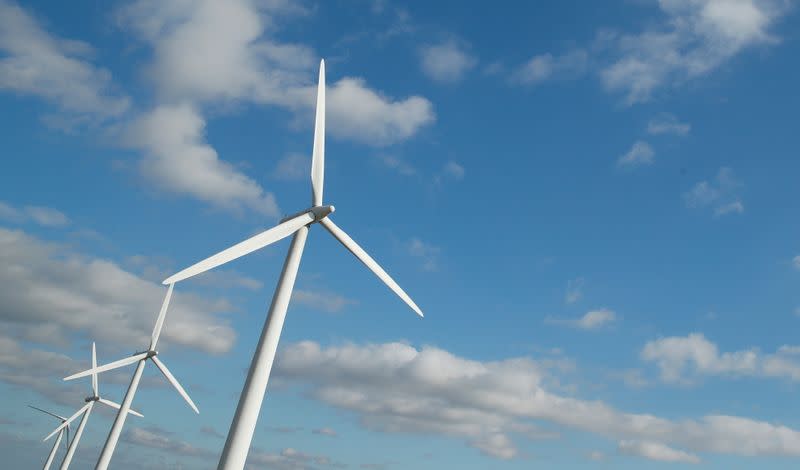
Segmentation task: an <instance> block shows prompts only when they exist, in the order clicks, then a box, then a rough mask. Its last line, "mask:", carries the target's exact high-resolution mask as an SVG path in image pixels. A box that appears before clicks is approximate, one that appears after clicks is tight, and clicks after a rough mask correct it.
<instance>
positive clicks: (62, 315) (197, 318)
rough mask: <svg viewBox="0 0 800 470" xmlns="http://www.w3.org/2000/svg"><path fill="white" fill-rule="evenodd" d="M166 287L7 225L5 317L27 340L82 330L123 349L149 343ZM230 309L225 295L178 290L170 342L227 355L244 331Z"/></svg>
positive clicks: (0, 273) (0, 259) (2, 260)
mask: <svg viewBox="0 0 800 470" xmlns="http://www.w3.org/2000/svg"><path fill="white" fill-rule="evenodd" d="M165 292H166V291H165V288H164V287H163V286H161V285H160V284H159V283H155V282H150V281H146V280H144V279H142V278H140V277H138V276H136V275H134V274H132V273H130V272H128V271H125V270H123V269H122V268H121V267H119V266H118V265H117V264H116V263H114V262H113V261H109V260H105V259H101V258H92V257H88V256H85V255H82V254H80V253H76V252H74V251H71V250H70V249H69V248H67V247H64V246H60V245H56V244H52V243H48V242H43V241H41V240H39V239H37V238H34V237H32V236H30V235H28V234H26V233H24V232H21V231H15V230H7V229H4V228H0V298H2V299H3V302H2V303H0V322H2V323H3V324H4V325H5V327H6V328H14V331H16V332H18V333H19V335H20V336H22V337H26V338H31V339H35V340H37V341H44V342H47V343H48V344H59V343H61V342H63V341H66V339H65V338H67V337H68V335H71V334H72V333H79V334H85V335H87V336H88V337H91V338H102V339H103V341H104V342H105V343H106V344H110V345H114V346H115V347H116V348H121V349H123V348H130V349H135V348H141V347H142V345H145V344H146V343H147V341H148V340H149V337H150V334H151V332H152V328H153V321H154V319H155V316H156V315H157V313H158V309H159V308H160V306H161V301H162V300H163V297H164V294H165ZM226 311H230V305H229V304H228V302H226V301H224V300H221V299H211V298H207V297H198V296H195V295H192V294H187V293H185V292H181V291H180V289H178V290H176V292H175V295H174V298H173V301H172V304H171V305H170V314H169V316H168V318H167V322H166V324H165V326H164V333H163V338H164V340H165V344H178V345H182V346H186V347H191V348H195V349H199V350H202V351H206V352H209V353H214V354H218V353H224V352H227V351H228V350H229V349H230V348H231V347H232V346H233V343H234V341H235V336H236V334H235V332H234V331H233V329H232V328H231V327H230V326H229V325H228V323H227V321H226V320H224V319H223V318H222V317H221V316H220V314H221V313H223V312H226Z"/></svg>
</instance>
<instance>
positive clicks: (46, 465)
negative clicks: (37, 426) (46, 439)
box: [28, 405, 69, 470]
mask: <svg viewBox="0 0 800 470" xmlns="http://www.w3.org/2000/svg"><path fill="white" fill-rule="evenodd" d="M28 407H29V408H33V409H34V410H37V411H41V412H42V413H45V414H48V415H50V416H52V417H54V418H56V419H59V420H61V424H64V423H66V422H67V418H65V417H63V416H59V415H57V414H55V413H51V412H49V411H45V410H43V409H41V408H37V407H35V406H33V405H28ZM64 433H66V434H67V440H66V441H65V442H64V446H65V447H66V446H67V445H69V423H67V425H66V427H63V428H61V430H60V431H58V437H56V440H55V442H53V448H52V449H50V453H49V454H47V460H45V461H44V467H43V470H48V469H49V468H50V465H51V464H52V463H53V459H54V458H55V457H56V452H57V451H58V445H59V444H61V438H62V437H63V436H64Z"/></svg>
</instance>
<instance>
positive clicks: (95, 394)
mask: <svg viewBox="0 0 800 470" xmlns="http://www.w3.org/2000/svg"><path fill="white" fill-rule="evenodd" d="M96 367H97V351H96V350H95V346H94V343H92V368H96ZM87 375H88V374H87ZM91 376H92V395H91V396H88V397H86V398H85V399H84V401H85V402H86V404H85V405H83V407H81V409H79V410H78V411H76V412H75V414H74V415H72V416H70V417H69V418H67V419H66V420H64V422H63V423H61V426H59V427H57V428H56V429H55V431H53V432H51V433H50V435H48V436H47V437H45V438H44V440H45V441H46V440H48V439H50V438H51V437H53V434H55V433H57V432H61V430H62V429H64V427H66V426H69V423H71V422H72V421H74V420H75V419H76V418H77V417H78V416H80V415H81V414H83V418H81V422H80V424H78V430H77V431H75V436H74V437H73V438H72V442H70V443H69V448H68V449H67V455H65V456H64V460H63V461H62V462H61V467H60V469H61V470H67V469H68V468H69V464H70V462H72V456H73V455H75V449H77V448H78V443H79V442H80V440H81V435H83V428H84V427H85V426H86V422H87V421H89V414H91V412H92V408H93V407H94V404H95V402H100V403H102V404H104V405H106V406H110V407H111V408H116V409H118V410H119V409H120V405H119V404H117V403H114V402H113V401H111V400H107V399H105V398H103V397H101V396H100V392H99V387H98V385H97V373H95V372H92V373H91ZM127 412H128V413H130V414H132V415H135V416H138V417H140V418H143V416H142V415H141V413H138V412H136V411H133V410H127Z"/></svg>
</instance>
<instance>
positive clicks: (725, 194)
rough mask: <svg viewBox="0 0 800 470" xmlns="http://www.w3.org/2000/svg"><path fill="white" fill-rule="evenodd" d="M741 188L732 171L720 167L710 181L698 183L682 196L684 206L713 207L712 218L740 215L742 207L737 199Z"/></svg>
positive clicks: (742, 210)
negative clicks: (733, 214)
mask: <svg viewBox="0 0 800 470" xmlns="http://www.w3.org/2000/svg"><path fill="white" fill-rule="evenodd" d="M739 187H741V183H739V182H738V181H737V180H736V178H735V177H734V175H733V170H731V169H730V168H727V167H722V168H720V169H719V171H718V172H717V175H716V177H715V178H714V180H712V181H700V182H699V183H697V184H695V185H694V186H693V187H692V189H691V190H689V191H687V192H686V193H684V194H683V199H684V201H685V202H686V205H687V206H688V207H690V208H707V207H713V211H714V216H715V217H720V216H723V215H726V214H732V213H736V214H741V213H742V212H744V205H743V204H742V202H741V200H740V199H739V197H738V194H737V192H738V188H739Z"/></svg>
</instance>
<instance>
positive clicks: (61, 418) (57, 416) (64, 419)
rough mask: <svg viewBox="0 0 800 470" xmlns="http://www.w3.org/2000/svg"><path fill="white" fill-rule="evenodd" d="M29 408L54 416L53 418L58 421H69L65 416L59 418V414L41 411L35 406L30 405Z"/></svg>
mask: <svg viewBox="0 0 800 470" xmlns="http://www.w3.org/2000/svg"><path fill="white" fill-rule="evenodd" d="M28 408H33V409H34V410H37V411H41V412H42V413H45V414H49V415H50V416H52V417H54V418H58V419H60V420H61V421H66V420H67V418H65V417H63V416H59V415H57V414H55V413H51V412H49V411H46V410H43V409H41V408H37V407H35V406H33V405H28Z"/></svg>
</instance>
